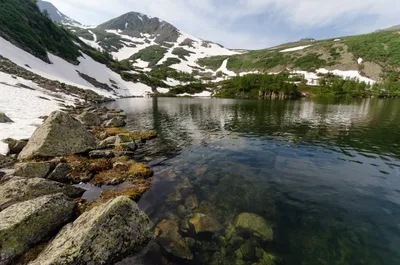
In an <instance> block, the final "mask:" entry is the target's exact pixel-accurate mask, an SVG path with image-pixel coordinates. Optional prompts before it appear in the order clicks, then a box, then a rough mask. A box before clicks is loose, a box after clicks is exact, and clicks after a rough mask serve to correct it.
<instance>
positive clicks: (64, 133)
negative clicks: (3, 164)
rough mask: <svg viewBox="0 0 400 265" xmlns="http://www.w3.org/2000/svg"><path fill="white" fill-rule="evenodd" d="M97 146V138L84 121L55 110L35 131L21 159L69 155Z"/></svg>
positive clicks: (21, 154)
mask: <svg viewBox="0 0 400 265" xmlns="http://www.w3.org/2000/svg"><path fill="white" fill-rule="evenodd" d="M96 146H97V140H96V138H95V137H94V136H93V135H92V134H90V133H89V132H88V131H87V130H86V128H85V127H84V126H83V124H82V123H80V122H79V121H77V120H75V119H73V118H72V117H71V116H69V115H68V114H65V113H63V112H60V111H55V112H53V113H51V114H50V116H49V117H48V118H47V119H46V121H45V122H44V123H43V124H42V126H40V127H39V128H38V129H37V130H36V131H35V132H34V134H33V135H32V137H31V139H30V140H29V142H28V144H27V145H26V147H25V148H24V149H23V150H22V152H21V153H20V154H19V159H28V158H32V157H55V156H67V155H71V154H77V153H83V152H87V151H90V150H93V149H94V148H96Z"/></svg>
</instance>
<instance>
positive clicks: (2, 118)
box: [0, 112, 13, 123]
mask: <svg viewBox="0 0 400 265" xmlns="http://www.w3.org/2000/svg"><path fill="white" fill-rule="evenodd" d="M8 122H13V120H11V119H10V118H9V117H7V115H6V114H5V113H4V112H0V123H8Z"/></svg>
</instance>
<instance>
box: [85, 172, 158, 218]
mask: <svg viewBox="0 0 400 265" xmlns="http://www.w3.org/2000/svg"><path fill="white" fill-rule="evenodd" d="M150 188H151V182H150V181H148V180H142V181H139V182H137V183H135V185H134V186H133V187H130V188H127V189H122V190H105V191H103V193H102V194H101V196H100V198H99V199H98V200H96V201H92V202H85V203H82V204H80V205H79V206H78V214H79V215H80V214H82V213H84V212H87V211H90V210H91V209H93V208H94V207H97V206H100V205H102V204H104V203H107V202H108V201H110V200H112V199H115V198H117V197H119V196H125V197H127V198H129V199H131V200H133V201H135V202H138V201H139V200H140V198H142V196H143V194H144V193H145V192H146V191H148V190H149V189H150Z"/></svg>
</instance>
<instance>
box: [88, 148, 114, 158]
mask: <svg viewBox="0 0 400 265" xmlns="http://www.w3.org/2000/svg"><path fill="white" fill-rule="evenodd" d="M114 156H115V154H114V151H113V150H94V151H91V152H89V157H90V158H113V157H114Z"/></svg>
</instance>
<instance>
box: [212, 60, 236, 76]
mask: <svg viewBox="0 0 400 265" xmlns="http://www.w3.org/2000/svg"><path fill="white" fill-rule="evenodd" d="M228 60H229V58H228V59H225V60H224V61H223V62H222V65H221V67H220V68H218V69H217V71H216V72H222V73H224V74H226V75H228V76H236V73H235V72H233V71H229V70H228V68H227V65H228Z"/></svg>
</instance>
